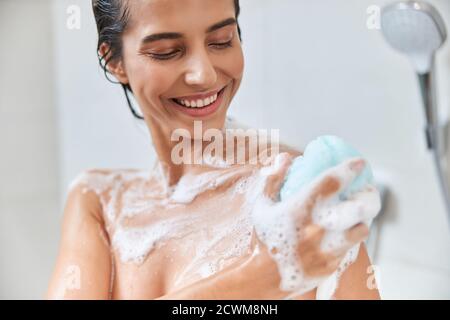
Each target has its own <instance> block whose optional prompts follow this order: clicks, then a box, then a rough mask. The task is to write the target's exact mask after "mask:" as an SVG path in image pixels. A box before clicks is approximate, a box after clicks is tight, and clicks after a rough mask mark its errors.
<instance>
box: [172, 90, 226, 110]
mask: <svg viewBox="0 0 450 320" xmlns="http://www.w3.org/2000/svg"><path fill="white" fill-rule="evenodd" d="M225 88H226V86H225V87H223V88H222V89H221V90H220V91H219V92H217V93H216V94H214V95H211V96H209V97H207V98H206V99H189V98H187V99H170V100H172V101H173V102H175V103H176V104H177V105H179V106H181V107H185V108H189V109H202V108H207V107H209V106H211V105H212V104H213V103H214V102H216V101H217V99H219V98H220V96H221V95H222V93H223V92H224V91H225Z"/></svg>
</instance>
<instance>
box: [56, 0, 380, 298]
mask: <svg viewBox="0 0 450 320" xmlns="http://www.w3.org/2000/svg"><path fill="white" fill-rule="evenodd" d="M93 9H94V14H95V17H96V21H97V26H98V33H99V42H98V54H99V58H100V62H101V64H102V66H103V68H104V70H105V72H108V73H109V74H111V75H112V76H114V77H115V78H116V79H117V80H118V82H119V83H120V84H121V85H122V86H123V88H124V90H125V93H126V95H127V100H128V103H129V106H130V108H131V110H132V112H133V114H134V115H135V116H138V110H136V109H134V108H133V107H132V106H131V104H130V99H128V94H129V93H132V94H133V95H134V96H135V98H136V101H137V103H138V105H139V109H140V110H139V113H140V114H142V119H143V120H144V121H145V124H146V125H147V127H148V129H149V131H150V133H151V136H152V142H153V145H154V148H155V152H156V154H157V160H156V162H155V165H154V167H153V168H152V169H151V170H150V171H138V170H134V169H127V170H100V169H99V170H89V171H86V172H83V173H82V174H80V176H79V177H78V179H76V181H74V182H73V184H72V186H71V189H70V193H69V195H68V198H67V203H66V207H65V214H64V221H63V227H62V240H61V247H60V252H59V256H58V260H57V263H56V268H55V271H54V275H53V277H52V280H51V282H50V287H49V291H48V297H49V298H75V299H79V298H97V299H106V298H113V299H156V298H160V299H178V298H182V299H239V298H242V299H257V298H260V299H281V298H285V297H288V296H290V297H292V292H287V291H285V290H281V289H280V274H279V272H278V269H277V264H276V263H275V261H274V260H273V259H272V257H271V255H270V254H269V252H268V249H267V247H266V244H265V243H264V242H262V241H261V240H260V239H259V238H258V236H257V235H256V232H255V231H254V222H253V221H252V216H254V214H253V213H254V210H269V211H268V212H273V213H274V214H277V212H278V211H280V208H281V207H280V206H279V205H276V203H275V202H276V201H277V198H278V194H279V190H280V188H281V186H282V183H283V180H284V177H285V175H286V172H287V170H288V168H289V166H290V164H291V161H292V159H293V157H295V156H298V155H299V154H300V152H298V151H296V150H293V149H291V148H288V147H285V146H280V148H275V147H273V146H270V147H267V148H265V149H264V148H263V149H258V153H260V154H263V153H267V154H269V153H270V157H269V158H268V159H269V160H268V161H266V162H264V163H259V162H257V163H250V161H247V162H245V163H229V162H226V161H224V160H225V159H223V158H221V157H219V156H217V155H216V154H215V155H213V156H212V158H213V159H210V160H209V161H208V162H207V163H206V162H201V163H200V164H197V163H196V164H192V163H185V162H182V163H178V162H175V161H174V159H173V158H172V154H173V153H172V150H173V149H174V147H175V146H176V145H177V142H176V141H173V140H172V139H171V137H172V133H173V132H174V131H175V130H176V131H178V132H180V131H182V132H187V134H186V136H189V137H194V138H193V139H191V140H190V142H191V143H192V144H194V148H190V149H189V150H191V151H190V152H192V153H195V152H196V149H197V148H195V146H198V145H199V146H200V147H199V151H200V152H201V153H206V152H204V151H205V150H206V149H207V147H208V146H207V143H206V142H207V141H205V140H206V139H203V138H201V139H198V138H195V137H199V136H200V137H204V136H205V135H204V133H205V132H207V131H208V130H209V129H216V131H219V132H224V131H225V130H224V129H225V128H226V127H227V123H226V119H227V111H228V108H229V107H230V104H231V101H232V99H233V97H234V96H235V94H236V92H237V90H238V88H239V86H240V84H241V80H242V77H243V71H244V58H243V52H242V46H241V38H240V29H239V25H238V15H239V1H237V0H184V1H178V0H133V1H127V0H96V1H93ZM197 121H200V122H201V130H202V132H201V134H198V132H195V131H194V130H195V127H194V123H195V122H197ZM224 137H225V135H224ZM232 145H233V147H232V148H233V150H232V151H236V150H235V148H236V149H238V148H245V147H246V144H245V143H244V144H243V145H237V144H234V143H233V144H232ZM228 146H229V144H225V145H224V146H223V147H224V148H227V147H228ZM273 150H279V151H281V153H278V152H273ZM237 151H240V149H239V150H237ZM214 157H215V158H214ZM249 157H250V156H249ZM246 160H249V159H246ZM363 167H364V162H363V161H361V159H353V160H352V161H350V162H349V163H346V164H344V165H342V166H340V167H338V168H335V169H334V171H332V172H330V173H328V174H326V175H324V176H323V177H321V179H320V180H318V181H317V183H316V184H315V185H314V186H313V187H312V188H311V189H310V190H308V192H307V193H306V194H305V193H303V194H294V195H292V196H291V199H293V200H292V203H290V204H286V205H284V206H283V207H282V208H283V210H282V211H283V214H284V215H285V216H287V217H288V218H289V219H292V221H293V222H294V223H296V225H297V227H298V228H299V229H301V230H303V231H304V232H305V233H304V235H302V237H299V238H298V246H297V247H298V248H297V249H298V252H299V254H298V256H299V261H298V262H299V265H300V266H301V268H303V270H304V271H305V272H304V274H305V276H307V275H310V276H314V277H326V276H327V275H330V274H332V273H333V272H334V271H335V270H336V268H337V267H338V265H339V263H340V261H341V260H342V256H343V254H344V253H345V250H347V249H348V248H350V247H352V246H353V245H354V244H357V243H360V242H361V241H362V240H364V238H365V237H366V236H367V227H365V226H362V225H357V226H352V227H351V228H349V229H348V230H346V233H345V235H346V239H345V241H344V240H343V241H342V243H345V247H339V248H338V249H340V251H339V252H332V253H324V252H322V251H321V248H320V243H321V240H322V239H323V238H324V234H325V230H324V229H323V228H321V227H320V226H318V225H315V224H314V223H313V221H312V220H311V219H310V218H308V217H311V215H312V212H313V210H315V208H316V207H320V204H321V203H322V201H323V200H330V198H331V197H334V196H337V195H338V193H339V190H340V189H341V188H342V187H343V186H344V185H345V184H346V183H347V182H348V181H349V179H350V178H351V177H354V175H355V174H357V173H358V172H359V171H360V170H361V169H362V168H363ZM349 205H351V203H350V204H349ZM354 205H356V204H354ZM300 217H302V218H300ZM281 236H282V235H281ZM281 236H280V237H281ZM357 254H358V253H357ZM369 264H370V261H369V259H368V257H367V253H366V251H365V248H364V246H363V245H362V246H361V250H360V251H359V254H358V258H357V259H356V262H355V263H354V264H353V265H352V266H350V267H349V268H348V269H347V271H346V272H345V273H344V274H343V275H342V279H341V282H340V286H339V288H338V290H337V291H336V293H335V297H336V298H352V297H353V298H378V292H377V291H376V290H375V291H374V290H369V289H368V288H367V287H366V279H365V275H366V273H365V272H366V269H367V267H368V266H369ZM74 267H75V270H77V271H79V272H77V273H76V276H78V278H77V279H75V283H76V284H77V285H76V286H73V285H72V284H73V283H74V281H68V278H70V279H69V280H73V272H72V273H71V272H69V271H70V270H74ZM307 273H309V274H307ZM293 289H295V288H293ZM315 290H316V289H315V288H313V289H311V290H309V291H308V292H302V293H299V292H298V291H295V290H294V291H295V293H296V295H295V298H296V299H306V298H308V299H309V298H315V293H316V292H315Z"/></svg>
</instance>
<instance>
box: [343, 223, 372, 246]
mask: <svg viewBox="0 0 450 320" xmlns="http://www.w3.org/2000/svg"><path fill="white" fill-rule="evenodd" d="M368 235H369V228H368V227H367V225H366V224H364V223H359V224H357V225H356V226H354V227H352V228H350V229H349V230H347V231H346V232H345V238H346V239H347V240H348V241H349V242H351V243H354V244H356V243H359V242H361V241H363V240H365V239H366V238H367V236H368Z"/></svg>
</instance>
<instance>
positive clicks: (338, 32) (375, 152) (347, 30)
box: [0, 0, 450, 299]
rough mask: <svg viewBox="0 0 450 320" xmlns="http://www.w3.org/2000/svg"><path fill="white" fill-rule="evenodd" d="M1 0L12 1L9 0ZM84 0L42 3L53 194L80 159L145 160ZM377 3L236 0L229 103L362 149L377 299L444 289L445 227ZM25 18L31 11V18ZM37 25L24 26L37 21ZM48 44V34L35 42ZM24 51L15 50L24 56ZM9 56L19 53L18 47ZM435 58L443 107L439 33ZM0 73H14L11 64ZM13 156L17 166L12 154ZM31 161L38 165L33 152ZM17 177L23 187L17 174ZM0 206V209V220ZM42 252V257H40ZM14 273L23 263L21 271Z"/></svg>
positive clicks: (449, 10)
mask: <svg viewBox="0 0 450 320" xmlns="http://www.w3.org/2000/svg"><path fill="white" fill-rule="evenodd" d="M2 1H4V0H2ZM7 2H8V3H10V6H11V3H12V2H13V1H7ZM21 2H23V3H25V2H26V3H31V2H33V3H36V2H35V1H31V0H30V1H26V0H19V1H15V2H14V3H21ZM90 2H91V1H88V0H72V1H70V0H69V1H68V0H57V1H56V0H54V1H53V7H52V8H53V13H52V17H53V31H54V32H55V38H54V41H55V43H54V46H55V51H54V57H55V60H54V62H55V64H54V68H55V70H56V74H55V75H56V79H55V82H56V87H55V88H56V89H55V92H53V93H54V97H55V99H56V104H57V107H58V118H57V120H58V121H57V123H58V134H57V136H58V139H59V148H58V150H59V153H58V159H59V161H58V162H55V161H54V157H52V159H45V161H47V162H44V163H49V164H51V168H52V167H54V166H56V163H58V167H59V168H60V170H59V177H60V180H59V184H60V185H61V188H60V195H61V198H63V197H64V194H65V191H66V187H67V184H68V183H69V182H70V180H71V179H73V177H74V176H75V175H76V174H77V173H78V172H80V171H81V170H82V169H84V168H87V167H148V166H150V164H151V163H152V161H153V159H154V154H153V153H152V149H151V146H150V139H149V137H148V133H147V131H146V128H145V127H142V126H140V125H139V124H138V122H137V121H135V120H133V119H132V117H131V115H130V113H129V111H128V109H127V106H126V103H125V100H124V97H123V95H122V92H121V90H120V88H119V87H118V86H115V85H112V84H110V83H109V82H107V81H106V80H105V79H104V77H103V74H102V72H101V71H100V69H99V68H98V66H97V61H96V54H95V47H96V30H95V25H94V20H93V17H92V13H91V8H90ZM387 2H388V1H386V0H315V1H307V0H241V6H242V17H241V25H242V31H243V39H244V50H245V55H246V74H245V77H244V81H243V84H242V87H241V90H240V91H239V93H238V95H237V96H236V99H235V100H234V102H233V106H232V108H231V113H232V114H233V115H234V116H236V117H237V118H239V119H240V120H241V121H243V122H246V123H248V124H249V125H254V126H257V127H261V128H281V135H282V138H283V139H284V140H286V141H288V142H290V143H292V144H294V145H296V146H298V147H300V148H302V147H304V146H305V145H306V143H307V142H308V141H310V140H311V139H313V138H314V137H316V136H318V135H320V134H324V133H332V134H336V135H339V136H341V137H343V138H344V139H346V140H347V141H349V142H351V143H352V144H353V145H354V146H355V147H357V148H358V149H359V150H360V151H362V152H363V153H364V154H365V155H366V157H367V158H368V159H369V161H370V162H371V164H372V167H373V169H374V171H375V176H376V178H377V179H378V181H380V182H383V183H385V184H386V185H387V186H388V187H389V188H390V191H391V197H390V199H389V203H388V208H387V212H386V215H385V216H384V218H383V220H382V222H383V223H382V225H381V241H380V243H379V250H378V254H377V259H376V260H375V263H376V264H377V265H378V266H379V270H380V274H381V278H380V282H381V292H382V296H383V298H446V299H448V298H450V231H449V226H448V221H447V219H446V216H445V211H444V206H443V203H442V201H441V198H440V193H439V189H438V185H437V180H436V179H435V175H434V168H433V167H432V162H431V157H430V155H429V154H428V152H427V151H426V147H425V141H424V136H423V126H424V120H423V111H422V106H421V105H420V97H419V93H418V91H417V84H416V82H415V78H414V74H413V72H412V70H411V68H410V66H409V64H408V62H407V61H406V59H404V57H402V56H401V55H399V54H397V53H396V52H393V51H392V50H391V49H390V48H389V47H388V46H387V45H386V43H385V42H384V40H383V39H382V37H381V35H380V33H379V32H378V31H374V30H369V29H367V27H366V19H367V15H366V8H367V7H368V6H369V5H373V4H375V5H382V4H384V3H387ZM431 2H432V3H433V4H435V5H436V6H437V8H438V9H439V10H440V11H441V13H442V14H443V15H444V16H445V18H446V21H447V25H448V27H449V28H450V2H449V1H446V0H435V1H431ZM1 3H2V4H1V7H0V8H1V9H0V14H1V15H2V16H3V15H4V14H2V13H1V12H4V10H3V8H4V5H3V3H4V2H1ZM38 3H40V4H41V3H46V2H45V1H44V0H42V2H41V1H38ZM71 4H77V5H79V6H80V7H81V9H82V15H81V17H82V21H81V22H82V23H81V29H80V30H68V29H67V28H66V18H67V14H66V8H67V7H68V6H69V5H71ZM35 6H36V7H39V8H40V10H42V11H45V13H43V16H44V17H45V16H46V15H48V14H49V13H48V11H47V9H48V7H47V6H46V5H42V6H39V5H37V4H35ZM22 14H23V13H22ZM8 16H9V17H8V18H9V19H8V20H6V21H9V23H8V32H5V30H4V28H3V27H2V29H1V30H0V32H1V33H2V35H3V34H9V36H10V37H13V35H14V32H12V31H11V30H14V28H11V27H10V26H11V24H12V23H14V16H13V15H8ZM27 17H28V18H29V19H32V18H34V19H35V20H36V17H30V16H27ZM31 21H34V20H31ZM2 23H5V22H4V21H2ZM41 23H43V22H41ZM2 26H3V24H2ZM36 29H38V28H35V29H34V30H32V31H31V32H35V33H36V34H37V33H40V32H41V31H40V30H36ZM28 31H29V30H28ZM15 32H18V31H15ZM39 39H41V41H44V43H46V42H47V41H50V40H49V39H47V36H46V33H44V34H40V35H39ZM50 46H51V44H48V45H47V46H46V50H48V48H49V47H50ZM41 49H42V48H41ZM10 50H13V49H12V48H11V49H9V50H8V51H7V53H8V54H9V53H10ZM14 50H18V49H17V48H15V49H14ZM47 53H48V52H47ZM24 54H25V53H22V59H19V60H24ZM44 55H45V54H44ZM16 56H19V57H20V55H19V54H17V55H16ZM49 56H51V55H50V54H49V55H45V57H46V59H40V60H33V61H41V62H40V63H41V64H40V67H39V68H38V69H37V71H39V70H41V69H42V70H47V69H48V70H50V69H51V68H52V66H51V65H50V62H49V61H48V57H49ZM1 60H2V61H3V59H1ZM46 62H48V64H46ZM437 63H438V79H439V84H440V86H439V89H440V95H439V100H440V106H441V108H442V109H443V110H442V111H444V113H445V114H447V112H448V111H447V110H448V108H449V105H450V76H449V75H450V41H449V42H447V44H446V46H445V47H444V48H443V50H442V51H441V52H440V53H439V56H438V60H437ZM2 69H3V66H2ZM23 72H25V71H23ZM42 73H43V75H38V76H37V75H36V72H34V73H33V74H32V75H31V76H27V82H28V81H30V82H32V80H33V77H39V78H40V79H44V80H46V81H40V82H39V85H40V86H42V87H44V88H43V89H41V90H39V92H40V93H41V94H43V92H46V90H50V89H48V88H49V86H46V85H45V84H46V83H51V77H50V75H49V73H45V72H42ZM9 74H10V76H11V77H17V78H19V76H18V75H14V70H13V69H11V70H10V73H9ZM19 74H20V73H19ZM38 74H39V73H38ZM42 77H43V78H42ZM2 81H3V79H2ZM11 87H13V86H12V85H11ZM16 90H19V89H17V88H16ZM10 94H11V97H12V98H15V97H16V96H20V97H21V98H22V99H26V98H29V100H26V101H23V102H22V103H21V105H22V106H27V105H28V104H29V103H30V101H37V98H33V96H32V95H29V96H27V97H23V95H19V94H17V92H10ZM1 96H3V91H2V95H1ZM49 96H50V94H49ZM12 98H11V99H12ZM48 99H50V98H48ZM0 101H2V100H0ZM40 101H42V102H41V104H42V105H46V104H48V103H46V102H45V101H46V99H45V98H41V99H40ZM9 104H10V103H8V104H6V105H9ZM3 105H4V104H3V101H2V104H1V106H3ZM9 109H10V108H9ZM2 112H3V107H2ZM27 114H29V113H27ZM39 114H40V115H42V114H43V113H39ZM2 118H3V117H2ZM43 119H47V118H43ZM292 119H296V120H292ZM0 121H1V119H0ZM20 121H23V120H22V119H20ZM36 122H38V121H37V120H36ZM40 123H41V124H40V125H42V126H43V128H42V129H41V131H42V132H47V130H48V128H51V126H49V125H48V120H41V122H40ZM34 125H36V126H37V125H38V124H34ZM2 128H3V122H2ZM0 130H4V129H0ZM24 130H25V129H24ZM20 132H25V131H20ZM0 134H1V132H0ZM42 134H44V133H42ZM23 135H24V136H25V134H23ZM49 136H50V135H46V136H45V135H44V136H43V138H41V141H44V144H43V145H44V146H43V147H42V148H45V149H44V150H47V149H51V152H50V151H48V152H47V151H46V152H38V154H39V155H40V156H41V157H50V156H48V155H47V154H53V155H54V153H52V152H55V150H56V148H50V147H48V145H50V144H51V143H49V142H48V141H50V140H49ZM2 142H3V141H2ZM8 143H11V142H10V140H8ZM2 145H3V143H2ZM11 148H12V147H11ZM10 150H13V149H10ZM37 150H42V149H37ZM2 151H3V150H2ZM14 152H16V150H15V149H14ZM41 153H42V154H41ZM20 154H21V153H19V154H17V156H14V157H13V159H12V160H15V159H16V158H19V155H20ZM16 162H17V166H18V167H20V166H21V163H19V161H16ZM28 165H29V164H28ZM39 165H40V167H42V166H43V164H42V163H40V164H39ZM23 166H24V165H22V167H23ZM40 167H39V166H38V167H37V168H40ZM12 171H13V170H11V172H12ZM49 173H53V174H54V173H55V171H54V170H50V172H49ZM9 175H10V176H12V177H11V180H12V179H14V177H16V176H15V175H14V174H13V173H9ZM33 179H34V178H33ZM36 179H39V177H37V178H36ZM36 181H39V180H36ZM18 186H19V187H20V188H21V189H20V190H25V189H23V188H22V186H23V183H21V184H19V185H18ZM7 188H8V189H9V187H7ZM3 189H5V188H3ZM2 191H3V190H2ZM0 196H3V192H2V194H1V195H0ZM20 199H22V198H20ZM0 200H1V198H0ZM20 202H21V201H20ZM0 203H3V201H2V202H0ZM3 216H4V215H3V210H2V218H1V219H4V218H3ZM31 217H33V216H32V214H31V213H29V212H27V213H26V214H25V213H23V219H30V218H31ZM59 218H60V216H58V215H53V216H51V215H47V216H46V218H45V219H46V220H44V221H47V222H48V228H49V229H51V230H52V232H51V233H50V232H48V233H47V234H50V235H51V236H49V237H52V239H53V238H54V237H57V235H56V236H55V234H57V232H59V229H57V228H58V227H56V226H55V224H56V223H55V220H58V219H59ZM1 222H2V226H3V225H4V223H8V227H4V229H8V230H12V232H9V233H8V234H7V239H8V243H14V244H16V246H17V247H18V248H23V247H26V246H27V245H30V244H34V245H36V244H37V243H39V244H40V245H42V246H48V248H53V247H52V246H54V244H53V243H51V241H49V240H48V239H43V240H40V241H35V239H34V238H33V233H31V236H30V237H29V238H27V237H25V235H26V233H27V232H29V231H30V230H31V231H32V232H36V231H35V228H34V226H33V225H26V226H22V227H21V226H17V225H16V226H15V228H10V227H9V226H10V224H11V223H12V222H11V220H7V222H4V221H3V220H2V221H1ZM58 222H59V221H58ZM0 228H1V226H0ZM21 228H22V229H21ZM26 228H28V229H29V230H25V229H26ZM2 230H3V229H2ZM19 230H20V231H21V232H22V233H19V232H18V231H19ZM2 235H3V233H2ZM13 236H16V237H17V239H16V241H10V240H11V238H12V237H13ZM0 237H1V236H0ZM3 237H6V236H3ZM21 243H22V244H21ZM0 246H1V247H0V249H1V250H2V251H3V250H5V249H7V250H9V251H8V252H9V256H8V257H9V259H10V260H7V263H6V264H5V265H6V266H7V267H6V268H7V269H4V268H5V267H3V265H4V264H3V261H2V266H1V267H0V268H1V269H0V294H1V295H2V296H8V295H10V293H11V292H10V291H9V290H5V289H3V286H4V284H5V283H6V284H7V285H8V286H13V283H12V282H13V281H14V280H12V281H11V280H9V279H8V274H9V272H11V271H10V270H13V269H14V266H16V263H15V261H11V259H12V258H18V257H20V256H21V255H20V254H19V253H16V254H13V251H12V249H9V247H7V246H6V245H5V242H4V241H2V242H1V243H0ZM5 247H7V248H5ZM47 250H51V249H47ZM49 256H50V255H48V256H47V257H49ZM52 263H53V261H51V263H50V262H48V261H47V264H46V265H45V266H43V267H42V268H43V269H45V268H46V267H47V266H49V265H50V264H52ZM4 270H7V271H8V272H5V271H4ZM49 272H50V271H49V270H48V269H45V271H43V270H36V271H32V272H31V274H32V275H33V276H35V277H40V278H43V277H44V276H45V277H46V276H47V274H48V273H49ZM17 274H23V270H19V271H17ZM28 277H31V276H28ZM46 280H47V279H43V280H39V281H35V282H34V288H35V289H34V291H33V290H31V291H30V290H29V288H28V287H27V286H26V285H19V286H17V287H16V288H15V289H13V290H15V292H16V294H15V296H30V295H33V296H36V295H37V292H38V290H37V288H41V287H40V286H41V284H42V283H43V282H45V281H46ZM30 292H31V293H32V294H31V293H30Z"/></svg>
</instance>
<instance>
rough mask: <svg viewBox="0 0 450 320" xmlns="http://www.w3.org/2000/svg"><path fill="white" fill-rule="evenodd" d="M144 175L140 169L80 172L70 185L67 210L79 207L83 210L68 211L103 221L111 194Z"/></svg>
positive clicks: (88, 170)
mask: <svg viewBox="0 0 450 320" xmlns="http://www.w3.org/2000/svg"><path fill="white" fill-rule="evenodd" d="M137 175H142V171H140V170H138V169H87V170H83V171H82V172H80V173H79V174H78V175H77V176H76V177H75V178H74V179H73V180H72V182H71V183H70V185H69V188H68V193H67V199H66V209H70V208H69V207H71V206H78V207H79V208H80V209H82V210H66V211H68V212H83V214H85V215H86V214H89V215H92V216H93V217H94V218H95V219H96V220H98V221H102V220H103V208H102V205H104V204H105V202H106V201H107V199H108V198H109V196H110V193H111V192H112V191H113V190H114V189H117V188H119V187H120V186H121V185H123V183H124V182H125V181H127V180H129V179H130V177H135V176H137Z"/></svg>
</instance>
